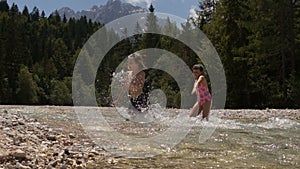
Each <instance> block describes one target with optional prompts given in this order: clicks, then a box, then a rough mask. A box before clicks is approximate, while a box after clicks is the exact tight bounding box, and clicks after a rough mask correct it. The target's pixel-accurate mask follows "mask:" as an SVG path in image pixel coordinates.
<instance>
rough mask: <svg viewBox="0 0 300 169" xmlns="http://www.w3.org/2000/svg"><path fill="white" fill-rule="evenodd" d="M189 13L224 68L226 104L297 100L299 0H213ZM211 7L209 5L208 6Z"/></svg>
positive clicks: (288, 104) (294, 103) (291, 104)
mask: <svg viewBox="0 0 300 169" xmlns="http://www.w3.org/2000/svg"><path fill="white" fill-rule="evenodd" d="M212 1H213V0H205V1H204V2H202V3H200V9H202V10H205V9H206V8H207V4H211V5H214V7H215V8H216V10H215V11H211V13H210V14H209V15H210V16H212V19H211V20H208V21H207V20H205V19H206V17H205V16H206V15H208V14H206V15H204V14H203V12H199V15H198V18H196V19H193V20H194V21H195V23H196V25H197V26H198V27H199V28H202V30H203V31H204V32H205V33H206V34H207V36H208V37H209V38H210V40H211V41H212V43H213V44H214V46H215V47H216V49H217V51H218V53H219V55H220V57H221V60H222V62H223V65H224V67H225V71H226V78H227V85H228V88H227V90H228V91H227V92H228V97H227V103H226V105H227V107H229V108H265V107H274V108H296V107H298V108H299V106H300V92H299V87H300V84H299V81H300V74H299V73H300V71H299V65H298V64H299V63H300V58H299V56H300V53H299V52H300V51H299V49H300V46H299V45H300V44H299V35H300V34H299V33H300V32H299V30H300V27H299V19H300V18H299V16H300V15H299V10H300V9H299V6H298V5H299V2H297V1H289V0H240V1H232V0H219V1H217V3H216V4H214V3H208V2H212ZM214 2H215V1H214ZM210 9H211V8H210Z"/></svg>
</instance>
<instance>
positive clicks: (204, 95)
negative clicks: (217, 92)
mask: <svg viewBox="0 0 300 169" xmlns="http://www.w3.org/2000/svg"><path fill="white" fill-rule="evenodd" d="M196 93H197V100H198V102H199V103H200V106H203V104H204V103H206V102H209V101H211V95H210V93H209V90H208V87H207V86H204V85H203V84H202V83H200V85H198V86H197V88H196Z"/></svg>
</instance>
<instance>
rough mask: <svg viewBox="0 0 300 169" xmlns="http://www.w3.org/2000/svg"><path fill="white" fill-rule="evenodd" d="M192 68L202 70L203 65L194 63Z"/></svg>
mask: <svg viewBox="0 0 300 169" xmlns="http://www.w3.org/2000/svg"><path fill="white" fill-rule="evenodd" d="M193 69H197V70H200V71H201V72H203V70H204V68H203V66H202V65H201V64H197V65H194V66H193Z"/></svg>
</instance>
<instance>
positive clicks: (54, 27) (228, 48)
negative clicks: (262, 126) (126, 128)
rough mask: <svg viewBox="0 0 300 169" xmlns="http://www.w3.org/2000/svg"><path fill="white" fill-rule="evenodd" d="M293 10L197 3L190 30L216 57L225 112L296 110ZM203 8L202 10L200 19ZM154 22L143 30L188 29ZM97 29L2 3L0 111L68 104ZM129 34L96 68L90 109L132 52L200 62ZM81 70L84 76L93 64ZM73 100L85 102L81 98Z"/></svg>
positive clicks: (159, 39) (297, 29) (225, 1)
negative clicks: (77, 67)
mask: <svg viewBox="0 0 300 169" xmlns="http://www.w3.org/2000/svg"><path fill="white" fill-rule="evenodd" d="M216 2H217V3H216ZM297 4H299V2H297V1H296V4H292V3H291V2H290V1H287V0H262V1H261V0H240V1H232V0H219V1H212V0H205V1H203V2H201V3H199V8H200V12H199V15H198V18H194V19H193V22H192V23H194V24H195V25H196V26H198V27H199V28H200V29H202V30H203V31H204V32H205V34H206V35H207V36H208V37H209V39H210V40H211V41H212V43H213V45H214V46H215V47H216V49H217V51H218V53H219V55H220V57H221V60H222V62H223V65H224V68H225V72H226V78H227V86H228V88H227V103H226V107H228V108H266V107H272V108H299V107H300V66H299V65H298V64H299V63H300V58H299V56H300V9H299V8H297V7H296V6H297ZM205 9H209V10H206V11H205V12H203V10H205ZM153 10H154V9H153ZM201 11H202V12H201ZM157 22H158V19H157V18H156V16H155V13H153V12H152V13H150V14H149V15H148V17H147V23H146V26H147V28H148V29H150V30H153V31H155V30H157V29H160V30H162V31H165V32H169V33H170V32H171V33H172V34H173V35H174V36H183V35H184V34H185V32H187V31H190V30H192V29H193V25H191V24H189V23H187V24H185V25H182V27H183V29H182V30H179V29H178V28H177V26H176V25H175V23H172V22H171V21H170V20H169V19H167V20H166V22H165V23H166V24H165V25H164V27H160V26H159V25H158V23H157ZM102 26H103V25H102V24H100V23H93V22H92V21H90V20H87V19H86V18H85V17H82V18H80V19H79V20H75V19H73V18H71V19H70V20H67V19H66V18H63V19H61V18H60V17H59V16H58V14H57V13H54V14H51V15H50V16H49V17H45V13H44V12H42V13H40V12H39V10H38V9H37V8H34V9H33V11H32V12H29V11H28V8H27V7H24V9H23V11H22V12H20V11H19V9H18V7H17V6H16V5H14V4H13V5H12V6H11V7H9V6H8V5H7V3H6V2H0V65H1V66H0V89H1V90H0V104H42V105H45V104H47V105H72V104H73V103H72V94H71V92H72V72H73V69H74V64H75V61H76V59H77V57H78V55H79V53H80V51H81V49H82V47H83V45H84V43H85V42H86V41H87V40H88V38H89V37H90V36H91V35H92V34H93V33H94V32H95V31H97V30H98V29H99V28H101V27H102ZM135 32H136V35H135V36H133V37H131V38H127V39H125V40H123V41H121V42H119V43H118V44H117V45H116V46H115V47H114V48H113V49H111V50H110V52H109V53H108V54H107V55H106V56H105V58H104V59H103V61H102V62H101V65H100V66H99V69H98V72H97V76H96V81H95V87H96V96H97V102H98V103H99V104H100V105H102V106H108V105H110V103H111V95H110V84H111V78H112V73H113V72H114V70H115V69H116V67H117V66H118V65H119V64H120V63H121V62H122V60H123V59H124V58H125V57H126V56H128V55H129V54H131V53H133V52H135V51H138V50H141V49H146V48H160V49H164V50H167V51H170V52H172V53H174V54H175V55H177V56H179V57H180V58H181V59H182V60H183V61H184V62H186V63H187V65H188V66H192V65H193V64H195V63H197V62H201V61H200V60H199V59H197V56H196V55H195V53H193V52H192V51H191V50H190V48H188V47H187V46H186V45H184V44H182V43H181V42H179V41H177V40H175V39H173V38H170V37H166V36H162V35H157V34H142V30H141V28H140V25H139V23H137V24H136V28H135ZM124 34H126V29H125V30H124ZM112 38H120V37H118V36H117V35H115V34H114V32H107V37H106V39H103V42H101V44H98V45H105V44H106V43H108V42H109V40H110V39H112ZM133 39H134V42H133V41H132V40H133ZM102 43H103V44H102ZM100 52H101V51H100ZM91 62H92V61H91ZM170 63H171V62H170ZM82 66H83V68H84V69H85V71H86V72H90V71H91V68H92V66H93V64H92V63H91V64H90V65H82ZM172 66H174V65H172ZM175 68H177V67H176V66H174V69H175ZM147 74H148V75H149V76H150V77H151V78H152V80H153V88H160V89H162V90H163V91H164V92H165V94H166V95H167V98H168V100H167V105H168V106H169V107H180V102H181V100H180V93H179V88H178V86H177V84H176V82H175V81H174V79H173V78H172V77H171V76H170V75H168V74H166V73H164V72H162V71H159V70H149V72H147ZM87 76H88V73H87ZM84 78H88V77H84V76H83V77H81V80H82V83H85V86H86V89H84V90H86V91H87V92H90V91H91V86H92V85H94V84H92V82H90V83H89V82H87V81H88V80H85V79H84ZM87 83H89V84H87ZM75 97H76V96H75ZM78 97H82V99H83V100H84V99H85V98H84V95H83V96H78ZM86 101H87V102H88V100H86ZM87 104H88V103H87Z"/></svg>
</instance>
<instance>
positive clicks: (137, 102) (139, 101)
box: [129, 93, 148, 111]
mask: <svg viewBox="0 0 300 169" xmlns="http://www.w3.org/2000/svg"><path fill="white" fill-rule="evenodd" d="M130 102H131V106H130V107H129V108H130V109H133V108H135V109H136V110H138V111H141V110H142V109H148V96H147V95H146V94H144V93H142V94H140V95H139V96H138V97H137V98H134V99H133V98H130Z"/></svg>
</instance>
